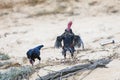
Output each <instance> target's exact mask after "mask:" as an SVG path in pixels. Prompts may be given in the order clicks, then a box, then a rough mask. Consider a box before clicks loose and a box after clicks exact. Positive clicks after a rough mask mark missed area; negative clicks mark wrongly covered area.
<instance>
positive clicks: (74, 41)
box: [55, 29, 84, 58]
mask: <svg viewBox="0 0 120 80" xmlns="http://www.w3.org/2000/svg"><path fill="white" fill-rule="evenodd" d="M62 41H63V44H62ZM81 45H82V48H83V49H84V43H83V41H82V39H81V38H80V36H79V35H75V34H74V33H73V32H72V29H70V30H69V31H68V30H67V29H66V30H65V32H64V33H63V34H62V35H60V36H57V38H56V41H55V47H56V48H61V47H62V54H63V56H64V58H66V51H69V52H70V53H71V57H73V56H74V52H75V47H81Z"/></svg>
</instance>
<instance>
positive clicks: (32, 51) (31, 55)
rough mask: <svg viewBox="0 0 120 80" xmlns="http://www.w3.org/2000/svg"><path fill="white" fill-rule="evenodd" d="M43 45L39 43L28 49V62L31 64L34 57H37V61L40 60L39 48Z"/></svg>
mask: <svg viewBox="0 0 120 80" xmlns="http://www.w3.org/2000/svg"><path fill="white" fill-rule="evenodd" d="M43 46H44V45H39V46H37V47H35V48H32V49H29V50H28V51H27V53H26V54H27V58H28V59H29V61H30V63H31V64H32V65H33V63H34V62H35V59H36V58H37V59H38V60H39V61H40V60H41V57H40V50H41V48H42V47H43Z"/></svg>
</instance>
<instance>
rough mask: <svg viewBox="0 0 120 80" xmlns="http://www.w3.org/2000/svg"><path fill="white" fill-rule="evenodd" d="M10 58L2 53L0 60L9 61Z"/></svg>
mask: <svg viewBox="0 0 120 80" xmlns="http://www.w3.org/2000/svg"><path fill="white" fill-rule="evenodd" d="M8 59H10V57H9V56H8V55H7V54H4V53H0V60H8Z"/></svg>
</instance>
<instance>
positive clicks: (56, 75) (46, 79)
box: [37, 59, 111, 80]
mask: <svg viewBox="0 0 120 80" xmlns="http://www.w3.org/2000/svg"><path fill="white" fill-rule="evenodd" d="M110 61H111V60H110V59H100V60H97V61H92V62H90V63H87V64H83V65H75V66H72V67H68V68H65V69H62V70H60V71H56V72H53V73H50V74H47V75H45V76H43V77H41V78H42V80H56V79H57V80H58V79H60V78H62V77H63V76H66V75H68V74H72V73H74V72H78V71H81V70H82V71H83V70H93V69H95V68H97V67H104V66H105V65H106V64H108V63H109V62H110ZM37 80H41V79H37Z"/></svg>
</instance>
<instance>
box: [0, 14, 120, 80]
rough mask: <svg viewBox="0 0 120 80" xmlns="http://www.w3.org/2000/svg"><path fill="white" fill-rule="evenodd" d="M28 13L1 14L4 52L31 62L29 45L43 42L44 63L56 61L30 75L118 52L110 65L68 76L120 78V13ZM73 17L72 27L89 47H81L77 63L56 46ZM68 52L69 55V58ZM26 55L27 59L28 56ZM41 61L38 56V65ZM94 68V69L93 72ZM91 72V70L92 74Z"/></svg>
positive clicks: (15, 59)
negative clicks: (104, 44)
mask: <svg viewBox="0 0 120 80" xmlns="http://www.w3.org/2000/svg"><path fill="white" fill-rule="evenodd" d="M26 16H27V15H26V14H25V13H17V12H14V13H12V12H10V13H9V15H4V16H1V17H0V25H1V26H0V52H1V53H5V54H8V55H9V56H10V57H11V60H12V61H13V62H18V63H20V64H21V65H29V66H31V65H30V64H29V62H28V60H27V59H26V52H27V50H28V49H30V48H33V47H35V46H37V45H40V44H43V45H44V46H45V47H44V48H43V49H42V50H41V58H42V60H41V64H43V63H44V64H49V63H53V65H52V66H46V67H44V68H42V69H39V70H38V71H37V72H36V73H34V74H33V75H32V76H30V80H35V79H37V78H39V76H38V74H39V75H40V76H43V75H45V74H48V73H51V72H52V71H58V70H61V69H63V68H67V67H69V66H72V65H75V64H81V62H82V61H84V60H98V59H102V58H106V57H109V56H111V55H114V54H116V55H117V57H115V58H114V59H113V60H112V61H111V62H110V63H109V64H107V67H108V68H96V69H95V70H93V71H91V72H90V71H89V70H88V71H85V72H79V73H77V74H76V75H73V76H71V77H67V78H65V80H107V79H108V80H119V79H120V67H119V66H120V56H119V55H120V16H119V14H115V15H114V14H112V15H102V16H101V15H98V16H87V17H85V16H82V17H81V15H72V16H70V15H66V14H55V15H45V16H40V17H26ZM70 20H72V21H73V25H72V29H73V32H74V33H75V34H78V35H80V36H81V38H82V39H83V41H84V45H85V50H82V48H77V49H76V50H77V51H76V52H75V55H76V56H75V57H76V58H77V59H79V61H78V62H76V63H74V62H72V60H71V59H68V62H67V63H60V62H61V61H62V60H63V56H62V54H61V49H55V48H54V42H55V39H56V36H58V35H61V34H62V33H63V32H64V30H65V28H66V27H67V23H68V22H69V21H70ZM112 40H114V41H115V44H109V45H106V46H101V45H100V44H101V43H104V42H106V41H112ZM69 57H70V56H69V54H67V58H69ZM24 58H25V59H24ZM36 64H38V60H36V62H35V65H36ZM89 72H90V73H89ZM88 73H89V74H88Z"/></svg>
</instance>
